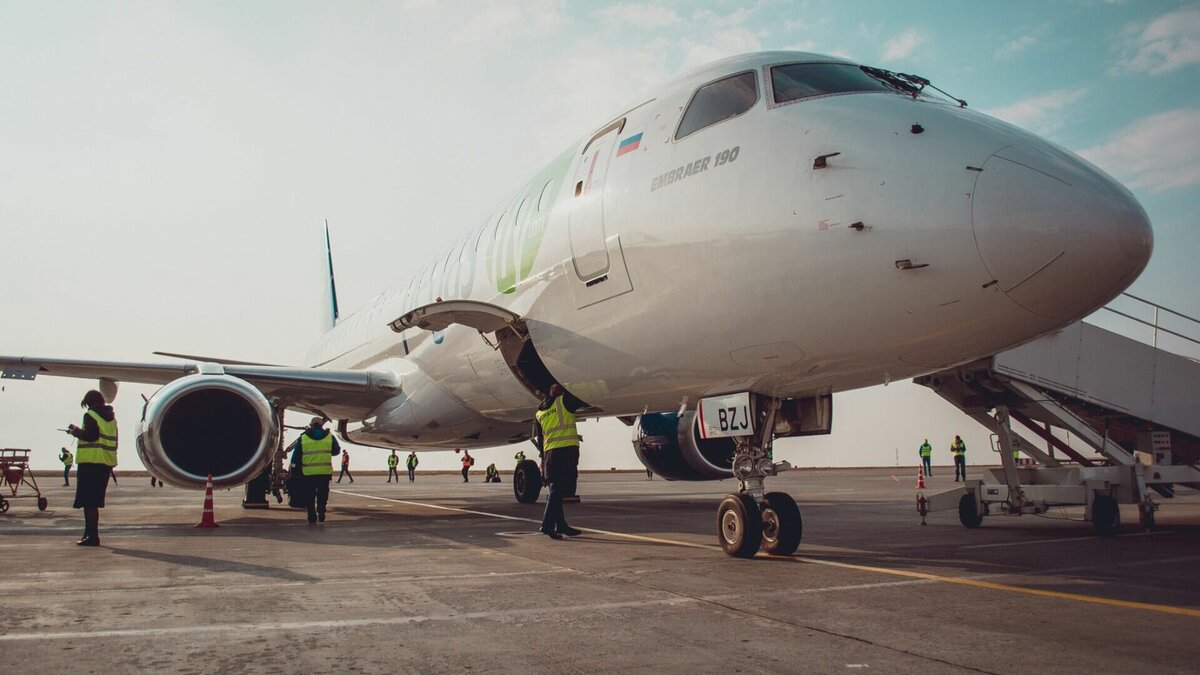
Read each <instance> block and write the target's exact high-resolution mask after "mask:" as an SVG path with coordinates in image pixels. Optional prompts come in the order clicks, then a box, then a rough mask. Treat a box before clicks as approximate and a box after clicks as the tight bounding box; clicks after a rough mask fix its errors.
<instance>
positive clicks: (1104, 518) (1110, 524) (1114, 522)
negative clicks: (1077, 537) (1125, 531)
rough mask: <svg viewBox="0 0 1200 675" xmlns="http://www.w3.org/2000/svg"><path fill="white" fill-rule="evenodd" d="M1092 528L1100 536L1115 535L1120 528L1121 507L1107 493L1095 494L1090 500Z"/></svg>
mask: <svg viewBox="0 0 1200 675" xmlns="http://www.w3.org/2000/svg"><path fill="white" fill-rule="evenodd" d="M1092 529H1094V530H1095V531H1096V534H1097V535H1098V536H1101V537H1113V536H1116V534H1117V531H1118V530H1120V529H1121V509H1120V508H1118V506H1117V500H1116V499H1115V498H1113V497H1110V496H1109V495H1096V498H1095V499H1093V500H1092Z"/></svg>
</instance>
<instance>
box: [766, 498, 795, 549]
mask: <svg viewBox="0 0 1200 675" xmlns="http://www.w3.org/2000/svg"><path fill="white" fill-rule="evenodd" d="M765 498H766V500H767V507H766V508H764V509H763V510H762V514H763V523H762V528H763V534H762V540H763V541H762V547H763V550H765V551H766V552H767V553H770V554H771V555H791V554H793V553H795V552H796V549H798V548H800V538H801V537H802V536H803V535H804V521H803V520H802V519H801V518H800V507H799V506H796V500H795V499H792V496H791V495H789V494H788V493H786V492H768V493H767V494H766V497H765Z"/></svg>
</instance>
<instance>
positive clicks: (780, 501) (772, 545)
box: [717, 396, 804, 558]
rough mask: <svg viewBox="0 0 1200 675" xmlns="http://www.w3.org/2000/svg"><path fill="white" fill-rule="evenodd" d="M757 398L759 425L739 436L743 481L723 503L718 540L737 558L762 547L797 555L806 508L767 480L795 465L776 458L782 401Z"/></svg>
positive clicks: (736, 465)
mask: <svg viewBox="0 0 1200 675" xmlns="http://www.w3.org/2000/svg"><path fill="white" fill-rule="evenodd" d="M754 403H755V404H756V405H755V406H754V407H755V408H756V410H755V413H754V414H755V421H756V425H755V429H756V430H757V431H756V433H755V434H754V435H752V436H740V437H738V438H737V441H736V443H737V448H736V450H734V454H733V475H734V477H735V478H737V480H738V484H739V487H738V492H737V494H730V495H726V496H725V499H723V500H721V505H720V507H718V509H717V540H718V541H719V542H720V544H721V549H722V550H724V551H725V552H726V553H728V554H729V555H731V556H734V557H736V558H753V557H754V554H755V553H758V550H759V549H760V548H762V549H765V550H766V552H767V553H770V554H772V555H791V554H793V553H795V552H796V549H797V548H799V546H800V538H801V536H802V535H803V533H804V522H803V520H802V519H801V518H800V508H799V507H798V506H796V500H794V499H792V497H791V496H790V495H788V494H787V493H786V492H766V490H765V488H764V486H763V481H764V479H765V478H766V477H767V476H774V475H776V474H778V473H779V472H780V471H785V470H787V469H790V468H791V465H789V464H788V463H787V462H779V463H776V462H774V461H773V460H772V459H771V443H772V441H773V439H774V428H775V413H776V412H777V411H778V410H779V405H780V401H779V400H777V399H770V398H766V397H761V396H755V397H754Z"/></svg>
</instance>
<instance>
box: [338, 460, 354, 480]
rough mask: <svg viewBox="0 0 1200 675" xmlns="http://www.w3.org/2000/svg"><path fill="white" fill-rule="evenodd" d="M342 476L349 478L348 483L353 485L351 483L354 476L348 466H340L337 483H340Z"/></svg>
mask: <svg viewBox="0 0 1200 675" xmlns="http://www.w3.org/2000/svg"><path fill="white" fill-rule="evenodd" d="M342 476H349V477H350V482H351V483H353V482H354V475H353V474H351V473H350V466H349V465H346V464H343V465H342V472H341V473H339V474H338V482H339V483H340V482H342Z"/></svg>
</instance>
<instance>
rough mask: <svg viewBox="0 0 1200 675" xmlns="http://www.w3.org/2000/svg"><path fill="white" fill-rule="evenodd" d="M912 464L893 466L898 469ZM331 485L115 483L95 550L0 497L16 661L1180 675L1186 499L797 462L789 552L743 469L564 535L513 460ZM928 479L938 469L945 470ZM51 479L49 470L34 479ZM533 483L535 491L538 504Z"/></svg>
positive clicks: (587, 503)
mask: <svg viewBox="0 0 1200 675" xmlns="http://www.w3.org/2000/svg"><path fill="white" fill-rule="evenodd" d="M901 472H902V473H901ZM478 473H479V474H480V475H478V476H475V477H473V479H472V482H470V483H467V484H464V483H463V482H462V481H461V479H460V478H459V477H458V476H457V475H456V474H455V475H451V474H441V475H428V474H420V473H419V474H418V476H417V481H416V482H415V483H413V484H409V483H408V482H407V481H403V482H401V483H400V484H398V485H397V484H388V483H386V482H385V478H384V476H383V475H379V474H376V475H369V476H368V475H366V474H361V475H357V476H356V482H354V483H352V484H351V483H349V482H347V481H343V482H342V483H341V484H340V485H339V484H336V483H335V484H334V485H333V488H334V493H333V494H332V496H331V499H330V512H329V519H328V521H327V522H326V523H324V524H319V525H308V524H307V523H306V521H305V517H304V513H303V512H302V511H295V510H292V509H288V508H286V506H280V505H276V504H275V503H274V502H272V508H270V509H269V510H265V511H248V510H243V509H242V508H240V501H241V496H242V495H241V491H240V490H239V491H227V492H223V491H218V492H217V493H216V518H217V522H218V523H219V524H220V528H218V529H213V530H202V529H195V528H194V527H193V525H194V524H195V523H197V522H198V521H199V520H200V515H201V506H202V504H203V493H202V492H195V491H185V490H179V489H174V488H170V487H168V488H151V487H150V486H149V481H148V479H146V478H140V477H136V476H134V475H132V474H131V475H128V476H126V475H124V474H122V475H121V477H120V479H121V484H120V486H119V487H116V488H111V487H110V490H109V493H108V507H107V508H105V509H104V510H103V511H102V513H101V540H102V546H101V547H100V548H92V549H89V548H83V547H78V546H75V544H74V542H75V540H76V539H77V538H78V536H79V533H80V531H81V529H82V520H81V515H80V512H78V511H76V510H74V509H72V508H70V503H71V499H72V497H73V488H70V489H69V488H64V487H58V485H59V484H60V483H61V481H59V480H55V479H54V478H52V477H49V476H47V477H43V478H41V479H40V482H41V483H42V485H43V492H44V494H45V495H46V496H47V497H48V499H49V502H50V504H49V508H48V509H47V510H46V511H44V512H39V511H38V510H37V507H36V504H35V503H34V502H33V501H32V500H15V501H13V502H12V508H11V509H10V510H9V511H8V513H6V514H2V515H0V561H2V562H3V572H2V574H0V657H2V659H3V661H2V662H3V664H4V665H3V668H4V670H5V672H23V673H109V672H121V673H133V672H155V673H159V672H175V673H217V672H222V673H240V672H249V671H263V672H270V671H275V672H284V673H292V672H355V673H393V672H414V673H418V672H419V673H427V672H464V671H473V672H476V671H477V672H515V671H516V672H522V673H574V672H597V671H605V672H613V671H621V672H623V673H639V672H647V673H650V672H653V673H663V672H668V673H674V672H689V673H691V672H778V673H840V672H859V671H871V672H895V673H918V672H919V673H923V674H926V673H950V672H984V673H1031V672H1037V673H1079V672H1091V673H1134V672H1154V673H1185V672H1186V673H1195V672H1196V671H1197V665H1196V664H1197V656H1196V649H1197V648H1196V644H1197V643H1196V639H1195V636H1196V634H1197V630H1198V629H1200V576H1198V575H1197V572H1196V570H1197V569H1200V567H1198V563H1200V493H1197V492H1194V491H1189V490H1186V489H1181V492H1180V494H1179V496H1177V497H1176V498H1175V499H1173V500H1169V501H1166V500H1164V501H1165V503H1164V505H1163V508H1162V509H1161V510H1160V511H1159V513H1158V518H1157V521H1158V528H1157V529H1156V530H1154V531H1150V532H1143V531H1141V530H1140V529H1139V527H1138V525H1137V517H1136V512H1135V511H1134V510H1132V509H1126V507H1122V514H1121V515H1122V519H1123V521H1124V522H1125V525H1124V526H1123V528H1122V532H1121V534H1120V535H1119V536H1117V537H1115V538H1111V539H1102V538H1098V537H1095V536H1093V534H1092V530H1091V527H1090V524H1088V523H1085V522H1082V513H1081V512H1080V511H1079V510H1078V509H1071V510H1065V511H1062V512H1056V513H1052V514H1048V516H1047V517H1030V516H1024V517H1004V516H996V517H989V518H987V519H985V521H984V524H983V527H981V528H979V529H977V530H968V529H966V528H964V527H962V526H961V525H960V524H959V522H958V518H957V514H955V513H938V514H933V515H931V516H929V518H928V523H929V524H928V525H927V526H921V524H920V517H919V516H918V515H917V513H916V510H915V495H916V490H914V488H913V486H914V483H915V473H916V470H915V468H912V469H908V468H904V469H838V470H801V471H793V472H789V473H787V474H785V475H783V476H780V477H778V478H776V479H772V480H770V481H769V484H768V487H769V489H772V490H784V491H787V492H790V493H791V494H792V495H793V496H795V497H796V499H797V501H798V503H799V504H800V509H801V512H802V514H803V518H804V526H805V530H804V540H803V543H802V544H801V547H800V550H799V552H798V553H797V555H796V556H793V557H788V558H778V557H769V556H766V555H763V554H760V555H759V556H758V557H757V558H756V559H753V560H737V559H733V558H730V557H727V556H726V555H724V554H723V553H722V552H721V550H720V548H719V546H718V545H717V542H716V508H717V503H718V501H719V500H720V498H721V496H722V495H724V494H725V493H726V492H728V491H730V490H732V489H734V487H735V486H734V484H733V483H732V482H729V481H726V482H720V483H669V482H665V481H662V480H660V479H657V478H655V479H654V480H647V479H646V478H645V475H644V474H643V473H611V474H584V475H583V476H581V478H580V484H579V494H580V496H581V498H582V502H581V503H580V504H570V505H568V507H567V509H568V511H567V512H568V516H569V518H570V520H571V523H572V524H573V525H575V526H576V527H580V528H582V529H584V530H585V534H584V535H583V536H581V537H578V538H577V539H568V540H564V541H553V540H550V539H549V538H547V537H545V536H542V535H540V534H535V533H533V531H534V529H535V528H536V526H537V523H538V522H539V520H540V515H541V510H542V504H541V503H539V504H531V505H523V504H518V503H517V502H516V501H515V500H514V499H513V496H512V486H511V483H510V482H509V481H510V476H509V475H508V474H505V475H504V477H503V480H504V482H503V483H501V484H499V485H497V484H484V483H483V482H482V481H481V478H482V472H478ZM927 483H928V489H927V491H926V493H927V494H930V493H933V492H936V491H939V490H942V489H946V488H950V487H953V485H954V484H953V483H952V482H951V480H950V478H949V477H948V476H947V472H941V473H938V474H936V475H935V476H933V477H931V478H929V479H927ZM47 484H51V485H53V486H54V487H49V488H47V487H46V485H47ZM543 499H544V495H543Z"/></svg>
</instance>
